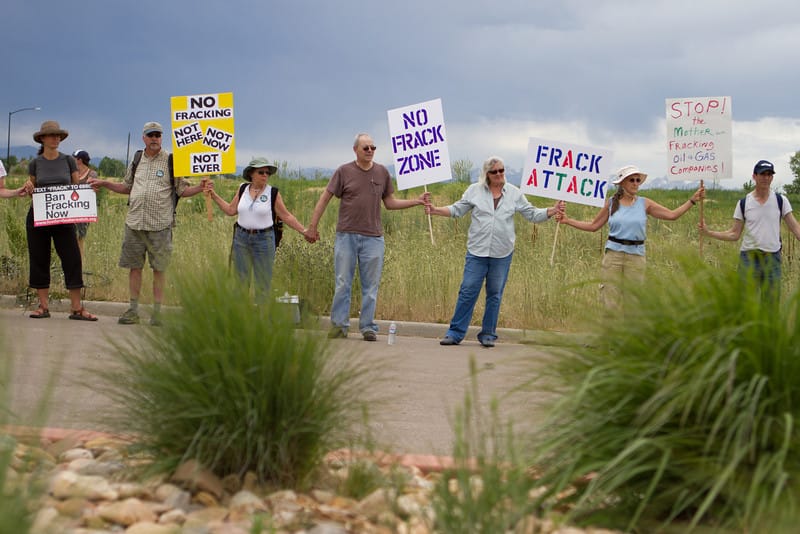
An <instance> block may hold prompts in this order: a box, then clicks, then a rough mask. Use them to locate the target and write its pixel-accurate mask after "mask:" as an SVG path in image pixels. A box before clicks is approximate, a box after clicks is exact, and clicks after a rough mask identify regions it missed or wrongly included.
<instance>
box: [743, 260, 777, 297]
mask: <svg viewBox="0 0 800 534" xmlns="http://www.w3.org/2000/svg"><path fill="white" fill-rule="evenodd" d="M739 275H740V276H741V277H742V279H743V280H746V279H747V277H752V280H753V281H755V283H756V285H757V286H758V288H759V289H761V291H762V295H763V296H765V297H766V298H767V300H775V301H777V300H778V297H779V296H780V293H781V252H780V251H778V252H762V251H760V250H746V251H740V252H739Z"/></svg>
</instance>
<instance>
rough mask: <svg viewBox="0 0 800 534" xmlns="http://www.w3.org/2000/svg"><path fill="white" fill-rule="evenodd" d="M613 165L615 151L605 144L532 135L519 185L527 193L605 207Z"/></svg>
mask: <svg viewBox="0 0 800 534" xmlns="http://www.w3.org/2000/svg"><path fill="white" fill-rule="evenodd" d="M613 166H614V153H613V152H612V151H610V150H607V149H605V148H596V147H586V146H581V145H575V144H572V143H565V142H562V141H550V140H546V139H538V138H535V137H531V138H530V139H529V140H528V152H527V153H526V155H525V168H524V169H523V170H524V173H523V174H522V179H521V181H520V189H521V190H522V192H523V193H525V194H527V195H535V196H538V197H545V198H553V199H556V200H566V201H567V202H576V203H578V204H588V205H590V206H598V207H602V206H603V205H604V204H605V200H606V191H607V190H608V184H609V178H610V176H611V175H612V174H613V173H614V170H615V169H614V168H613Z"/></svg>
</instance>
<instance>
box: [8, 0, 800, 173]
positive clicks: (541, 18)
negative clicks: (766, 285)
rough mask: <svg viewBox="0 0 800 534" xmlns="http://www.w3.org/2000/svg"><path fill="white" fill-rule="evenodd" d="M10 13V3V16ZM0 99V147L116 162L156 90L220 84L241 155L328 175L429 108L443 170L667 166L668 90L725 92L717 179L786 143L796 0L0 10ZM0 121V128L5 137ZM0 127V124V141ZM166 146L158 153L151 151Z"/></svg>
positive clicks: (793, 135)
mask: <svg viewBox="0 0 800 534" xmlns="http://www.w3.org/2000/svg"><path fill="white" fill-rule="evenodd" d="M9 4H10V5H9ZM0 13H2V43H3V50H4V54H3V56H4V57H3V60H2V65H3V66H4V71H5V74H4V75H3V76H2V77H1V78H0V79H2V82H1V83H0V95H2V96H0V102H2V106H3V107H2V109H3V110H5V112H6V113H7V112H9V111H13V110H16V109H18V108H22V107H28V106H41V108H42V110H41V111H25V112H21V113H18V114H15V115H14V116H13V119H12V120H13V123H12V128H11V144H12V145H33V144H34V143H33V141H32V139H31V135H32V133H33V132H34V131H36V130H38V127H39V125H40V124H41V122H42V121H44V120H47V119H53V120H57V121H59V122H60V123H61V125H62V127H63V128H65V129H67V130H69V131H70V137H69V138H68V139H67V140H66V141H65V142H64V144H63V145H62V146H63V149H64V151H71V150H74V149H76V148H85V149H87V150H88V151H89V153H90V154H91V155H92V157H102V156H104V155H108V156H112V157H118V158H121V159H124V158H125V153H126V141H127V136H128V133H129V132H130V134H131V144H132V150H133V149H135V148H139V147H140V146H141V144H142V141H141V127H142V124H143V123H144V122H145V121H148V120H157V121H159V122H161V123H162V124H164V125H165V126H166V127H169V120H170V113H169V112H170V97H171V96H177V95H193V94H205V93H219V92H233V94H234V103H235V114H236V139H237V141H236V142H237V163H238V164H239V165H244V164H246V163H247V161H248V160H249V159H250V158H251V157H253V156H266V157H267V158H269V159H276V160H279V161H287V162H288V163H289V165H290V166H292V167H311V166H320V167H331V168H332V167H336V166H337V165H339V164H341V163H343V162H345V161H349V160H351V159H352V158H353V153H352V149H351V147H352V139H353V136H354V135H355V134H356V133H358V132H361V131H366V132H370V133H371V134H372V136H373V138H374V139H375V142H376V144H377V145H378V152H377V155H376V160H377V161H380V162H382V163H385V164H390V163H392V158H391V153H390V150H389V147H388V143H389V133H388V124H387V116H386V112H387V110H389V109H393V108H397V107H403V106H406V105H409V104H414V103H417V102H423V101H427V100H432V99H435V98H441V99H442V106H443V110H444V117H445V123H446V128H447V134H448V139H449V140H448V143H449V150H450V156H451V159H452V160H457V159H462V158H468V159H470V160H471V161H472V162H473V163H474V164H475V166H476V167H477V166H478V165H480V163H481V162H482V161H483V160H484V159H485V158H486V157H488V156H490V155H495V154H496V155H499V156H501V157H503V158H505V160H506V164H507V165H508V166H510V167H513V168H521V167H522V166H523V164H524V159H525V154H524V153H525V150H526V148H527V141H528V138H529V137H539V138H544V139H553V140H560V141H565V142H572V143H575V144H580V145H587V146H597V147H604V148H607V149H610V150H613V151H614V154H615V160H616V162H617V163H619V164H620V165H622V164H624V163H632V164H636V165H639V166H640V167H641V168H642V169H643V170H644V171H645V172H648V173H650V176H652V177H658V176H665V175H666V167H667V162H666V158H667V156H666V148H665V143H666V141H665V140H666V125H665V99H667V98H680V97H699V96H730V97H731V98H732V110H733V167H734V176H735V178H734V179H733V180H732V183H731V185H735V186H736V187H738V186H740V184H741V183H743V182H745V181H747V180H748V179H749V178H750V175H751V173H752V167H753V164H754V163H755V161H756V160H758V159H760V158H766V159H769V160H772V161H773V162H774V163H775V166H776V171H777V176H776V182H787V183H788V182H791V181H792V179H793V177H792V176H791V173H790V170H789V166H788V160H789V158H790V157H791V155H792V154H794V153H795V152H796V151H797V150H800V102H799V101H798V94H799V93H800V90H799V89H800V68H798V60H797V57H798V50H800V2H798V1H797V0H761V1H759V2H734V1H730V0H566V1H563V0H562V1H545V0H494V1H491V2H489V1H477V0H442V1H437V0H403V1H400V2H388V1H382V0H371V1H363V0H361V1H351V0H329V1H324V0H285V1H284V0H279V1H273V0H258V1H250V0H248V1H240V0H227V1H224V2H219V1H217V2H208V1H205V0H194V1H190V0H160V1H152V0H139V1H136V2H119V1H111V0H89V1H82V0H75V1H72V2H63V1H52V0H46V1H42V0H8V1H7V2H5V5H4V6H3V7H2V8H0ZM3 130H5V128H3ZM4 133H5V132H4ZM165 146H168V145H167V143H165Z"/></svg>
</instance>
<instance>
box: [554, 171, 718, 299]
mask: <svg viewBox="0 0 800 534" xmlns="http://www.w3.org/2000/svg"><path fill="white" fill-rule="evenodd" d="M646 179H647V175H646V174H645V173H643V172H641V171H640V170H639V169H638V167H636V166H635V165H627V166H625V167H622V168H621V169H620V170H619V171H617V174H616V177H615V178H614V180H613V181H612V183H613V184H614V185H616V186H618V187H617V191H616V193H614V196H612V197H611V198H610V199H609V200H608V201H607V202H606V205H605V206H603V207H602V208H601V209H600V211H599V212H598V213H597V215H596V216H595V218H594V219H593V220H592V221H576V220H575V219H570V218H569V217H567V216H566V213H565V214H564V215H562V216H559V217H558V219H560V222H561V223H562V224H566V225H568V226H572V227H573V228H577V229H578V230H584V231H587V232H596V231H597V230H599V229H600V228H602V227H603V225H605V224H606V222H608V240H607V241H606V246H605V254H604V255H603V263H602V269H601V271H600V279H601V285H600V295H601V298H602V300H603V304H604V305H605V306H606V308H608V309H616V308H617V307H618V306H619V303H620V298H621V288H622V285H623V284H622V282H623V280H625V281H626V282H642V281H643V280H644V271H645V265H646V260H645V249H644V242H645V239H646V236H647V216H648V215H649V216H651V217H654V218H656V219H662V220H665V221H674V220H676V219H677V218H679V217H680V216H681V215H683V214H684V213H686V212H687V211H689V209H690V208H691V207H692V206H694V205H695V204H697V203H698V202H699V201H700V200H702V199H703V197H704V195H705V188H704V187H703V186H701V187H700V188H699V189H698V190H697V191H695V192H694V194H693V195H692V196H691V197H690V198H689V200H687V201H686V202H684V203H683V204H681V205H680V206H678V207H677V208H675V209H674V210H671V209H668V208H665V207H664V206H662V205H661V204H659V203H658V202H655V201H653V200H650V199H649V198H645V197H642V196H639V187H640V186H641V185H642V184H643V183H644V181H645V180H646Z"/></svg>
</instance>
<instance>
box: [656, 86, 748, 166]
mask: <svg viewBox="0 0 800 534" xmlns="http://www.w3.org/2000/svg"><path fill="white" fill-rule="evenodd" d="M666 103H667V105H666V107H667V177H668V178H670V179H672V180H701V179H711V180H714V181H716V180H723V179H726V178H732V177H733V174H732V173H733V164H732V161H733V150H732V141H731V122H732V121H731V97H729V96H714V97H702V98H668V99H667V101H666Z"/></svg>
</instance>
